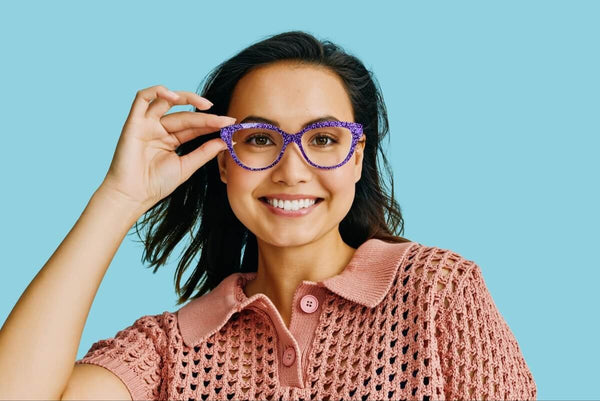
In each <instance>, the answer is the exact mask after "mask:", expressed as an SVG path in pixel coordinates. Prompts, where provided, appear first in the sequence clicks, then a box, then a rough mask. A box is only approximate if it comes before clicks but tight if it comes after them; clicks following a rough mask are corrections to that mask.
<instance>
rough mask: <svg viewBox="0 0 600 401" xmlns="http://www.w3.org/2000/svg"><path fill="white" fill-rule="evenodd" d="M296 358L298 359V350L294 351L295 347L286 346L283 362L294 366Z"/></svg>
mask: <svg viewBox="0 0 600 401" xmlns="http://www.w3.org/2000/svg"><path fill="white" fill-rule="evenodd" d="M294 359H296V351H294V348H293V347H288V348H286V350H285V352H284V353H283V364H284V365H285V366H292V364H293V363H294Z"/></svg>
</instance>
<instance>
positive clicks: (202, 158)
mask: <svg viewBox="0 0 600 401" xmlns="http://www.w3.org/2000/svg"><path fill="white" fill-rule="evenodd" d="M226 149H227V144H226V143H225V142H224V141H223V140H222V139H221V138H215V139H211V140H210V141H207V142H205V143H203V144H202V146H200V147H198V149H195V150H194V151H193V152H191V153H188V154H187V155H184V156H181V157H180V161H181V170H182V174H183V176H184V180H187V179H188V178H190V176H191V175H192V174H194V172H195V171H196V170H198V169H199V168H200V167H202V166H204V165H205V164H206V163H207V162H208V161H209V160H211V159H212V158H213V157H215V156H216V155H217V154H219V152H221V151H224V150H226Z"/></svg>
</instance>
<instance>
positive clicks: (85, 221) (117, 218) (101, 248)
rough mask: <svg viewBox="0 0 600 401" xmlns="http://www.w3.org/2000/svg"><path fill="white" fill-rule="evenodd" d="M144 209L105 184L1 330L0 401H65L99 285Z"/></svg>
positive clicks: (24, 294) (30, 285)
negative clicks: (28, 400) (64, 391)
mask: <svg viewBox="0 0 600 401" xmlns="http://www.w3.org/2000/svg"><path fill="white" fill-rule="evenodd" d="M142 213H143V211H141V210H139V208H138V207H137V206H135V205H133V204H132V203H130V202H128V201H126V200H125V199H123V198H120V197H119V196H118V194H116V193H113V192H110V191H108V190H105V189H104V188H103V187H102V186H100V188H99V189H98V190H96V192H95V193H94V195H93V196H92V198H91V199H90V201H89V203H88V204H87V206H86V208H85V210H84V211H83V213H82V214H81V216H80V217H79V219H78V220H77V222H76V223H75V225H74V227H73V228H72V229H71V231H70V232H69V233H68V235H67V236H66V238H65V239H64V240H63V242H62V243H61V244H60V246H59V247H58V248H57V249H56V251H55V252H54V253H53V254H52V256H51V257H50V259H49V260H48V261H47V262H46V264H45V265H44V266H43V267H42V269H41V270H40V271H39V272H38V274H37V275H36V276H35V278H34V279H33V281H32V282H31V283H30V284H29V285H28V286H27V288H26V290H25V291H24V292H23V294H22V295H21V297H20V298H19V300H18V302H17V304H16V305H15V306H14V308H13V309H12V311H11V313H10V315H9V316H8V318H7V319H6V321H5V322H4V325H3V326H2V329H1V330H0V398H1V399H60V396H61V394H62V393H63V390H64V389H65V387H66V385H67V381H68V380H69V378H70V376H71V373H72V372H73V367H74V362H75V359H76V355H77V349H78V346H79V342H80V340H81V334H82V332H83V327H84V324H85V321H86V319H87V316H88V313H89V310H90V308H91V305H92V302H93V300H94V297H95V295H96V292H97V291H98V287H99V286H100V283H101V281H102V279H103V277H104V274H105V273H106V270H107V269H108V266H109V264H110V262H111V261H112V259H113V257H114V255H115V253H116V251H117V249H118V248H119V245H120V244H121V242H122V241H123V238H124V237H125V235H126V234H127V232H128V231H129V228H131V226H132V225H133V223H135V221H136V220H137V218H138V217H139V216H141V214H142Z"/></svg>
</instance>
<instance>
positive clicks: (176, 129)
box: [101, 85, 235, 212]
mask: <svg viewBox="0 0 600 401" xmlns="http://www.w3.org/2000/svg"><path fill="white" fill-rule="evenodd" d="M184 104H191V105H194V106H196V108H198V109H200V110H206V109H209V108H210V107H211V106H212V103H211V102H210V101H208V100H206V99H205V98H203V97H201V96H199V95H197V94H195V93H192V92H184V91H176V92H171V91H169V90H168V89H167V88H166V87H164V86H162V85H156V86H152V87H149V88H146V89H143V90H140V91H138V92H137V94H136V96H135V100H134V101H133V105H132V107H131V110H130V112H129V116H128V117H127V120H126V121H125V125H124V126H123V130H122V131H121V136H120V138H119V141H118V143H117V148H116V150H115V154H114V156H113V159H112V162H111V164H110V168H109V170H108V172H107V174H106V177H105V178H104V181H103V182H102V185H101V187H102V188H104V189H105V190H108V191H109V192H111V194H112V195H114V196H116V197H119V198H122V199H123V201H124V202H127V203H131V205H132V206H133V207H136V208H140V209H142V210H143V212H145V211H147V210H148V209H149V208H150V207H152V206H153V205H154V204H156V203H157V202H158V201H159V200H161V199H163V198H165V197H166V196H167V195H169V194H170V193H171V192H173V191H174V190H175V188H177V187H178V186H179V185H180V184H181V183H183V182H184V181H186V180H187V179H188V178H189V177H190V176H191V175H192V174H193V173H194V172H195V171H196V170H197V169H199V168H200V167H202V166H203V165H204V164H206V163H207V162H208V161H209V160H210V159H212V158H213V157H215V156H216V155H217V154H218V153H219V152H221V151H223V150H226V149H227V145H226V144H225V142H223V140H222V139H221V138H215V139H211V140H210V141H207V142H206V143H204V144H203V145H202V146H200V147H198V149H195V150H194V151H193V152H191V153H189V154H187V155H184V156H179V155H177V153H175V150H176V149H177V147H178V146H179V145H181V144H182V143H185V142H187V141H189V140H191V139H194V138H196V137H198V136H199V135H203V134H207V133H210V132H215V131H218V130H219V129H220V128H222V127H224V126H227V125H231V124H233V123H234V122H235V119H234V118H231V117H226V116H218V115H215V114H207V113H198V112H191V111H182V112H177V113H171V114H167V115H164V114H165V113H166V112H167V111H168V110H169V109H170V108H171V107H172V106H173V105H184Z"/></svg>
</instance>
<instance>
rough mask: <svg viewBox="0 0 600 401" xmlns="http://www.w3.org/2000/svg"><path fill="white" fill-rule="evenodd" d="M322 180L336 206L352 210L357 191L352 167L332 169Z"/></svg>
mask: <svg viewBox="0 0 600 401" xmlns="http://www.w3.org/2000/svg"><path fill="white" fill-rule="evenodd" d="M344 167H345V166H344ZM348 167H350V166H348ZM321 182H322V183H323V186H324V187H325V189H326V191H327V192H328V193H329V196H330V197H331V201H332V202H333V203H334V205H335V206H336V208H341V209H343V210H344V211H345V212H347V211H348V210H350V207H351V206H352V202H353V200H354V192H355V187H354V185H355V184H354V173H353V171H352V169H350V168H339V169H334V170H330V171H329V172H328V174H326V175H325V176H324V177H323V179H322V180H321ZM332 206H333V205H332Z"/></svg>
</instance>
